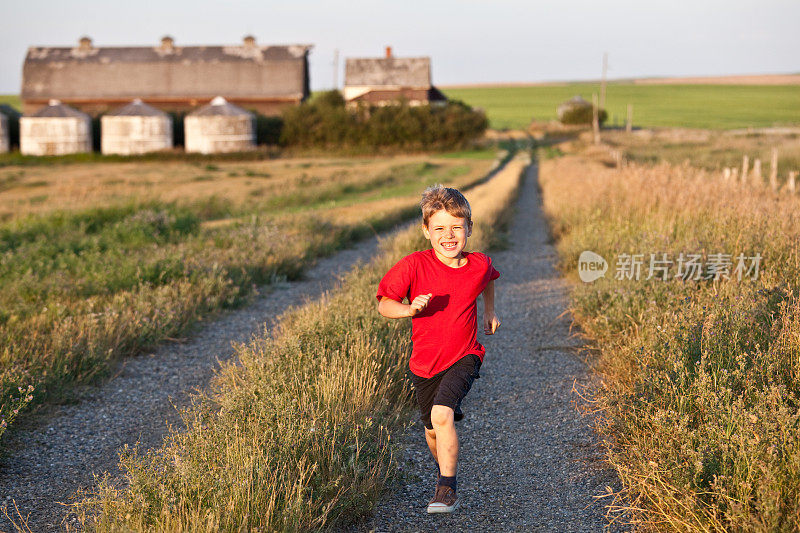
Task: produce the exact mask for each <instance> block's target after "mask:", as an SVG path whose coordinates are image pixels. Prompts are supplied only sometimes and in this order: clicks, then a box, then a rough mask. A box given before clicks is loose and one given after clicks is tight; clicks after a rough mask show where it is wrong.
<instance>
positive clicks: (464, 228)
mask: <svg viewBox="0 0 800 533" xmlns="http://www.w3.org/2000/svg"><path fill="white" fill-rule="evenodd" d="M422 233H424V234H425V238H426V239H429V240H430V241H431V247H432V248H433V251H434V253H436V255H437V256H438V257H439V259H440V260H441V261H442V262H444V263H449V262H450V261H451V260H452V259H458V258H460V257H461V252H462V251H463V250H464V247H465V246H466V245H467V237H469V236H470V235H472V225H471V224H469V223H468V222H467V219H465V218H459V217H454V216H453V215H451V214H450V213H448V212H447V211H445V210H444V209H440V210H439V211H436V212H435V213H433V215H431V218H430V219H429V220H428V225H427V226H425V225H424V224H423V225H422Z"/></svg>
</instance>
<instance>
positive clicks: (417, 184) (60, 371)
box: [0, 154, 492, 435]
mask: <svg viewBox="0 0 800 533" xmlns="http://www.w3.org/2000/svg"><path fill="white" fill-rule="evenodd" d="M491 165H492V161H491V160H490V159H485V158H483V159H481V158H475V157H459V156H458V154H453V155H452V156H450V157H438V156H426V155H417V156H398V157H384V158H351V159H336V158H319V159H281V160H272V161H251V162H222V161H218V162H215V163H213V164H211V163H192V162H167V163H164V162H131V163H107V164H97V163H95V164H79V163H75V164H65V165H56V166H23V167H20V166H8V167H4V168H2V169H0V206H2V207H0V220H2V222H0V254H2V261H1V262H0V284H2V286H3V291H2V294H1V295H0V309H2V310H1V311H0V346H2V351H0V362H2V366H1V367H0V397H2V398H4V399H5V403H0V419H3V421H4V423H5V425H8V424H9V423H10V421H11V420H12V419H13V417H14V416H16V414H17V413H16V412H15V411H17V410H18V409H19V407H20V400H14V401H12V402H8V401H7V399H8V398H9V395H10V394H12V393H14V395H15V397H19V396H20V395H21V396H22V397H23V400H24V399H25V398H27V396H28V394H27V392H22V391H25V390H26V389H27V387H29V386H33V387H35V392H34V395H33V396H34V397H33V398H32V399H31V400H32V401H33V402H34V403H35V402H38V401H43V400H45V399H59V398H61V399H63V398H68V397H69V396H70V391H71V390H72V388H74V384H75V383H76V382H85V381H87V380H90V379H91V378H93V377H95V376H98V375H103V374H104V373H105V372H106V370H107V369H108V368H109V364H110V363H111V362H112V361H114V360H115V359H117V358H119V357H122V356H125V355H129V354H133V353H136V352H138V351H140V350H141V349H143V348H144V347H147V346H149V345H152V344H154V343H157V342H159V341H160V340H162V339H164V338H165V337H174V336H176V335H178V334H180V333H181V332H182V331H184V330H186V329H187V328H189V327H191V326H192V325H193V324H195V323H196V322H197V321H198V320H200V319H201V318H202V317H204V316H206V315H208V314H210V313H212V312H214V311H216V310H218V309H220V308H225V307H230V306H236V305H239V304H240V303H242V302H245V301H246V300H247V299H248V298H249V297H250V296H251V295H252V294H253V293H254V292H255V291H256V290H257V287H258V286H261V285H265V284H269V283H270V282H271V281H274V280H276V279H295V278H297V277H298V276H300V275H302V272H303V269H304V267H305V265H307V264H308V263H309V262H310V261H313V259H314V258H315V257H318V256H321V255H326V254H329V253H331V252H333V251H334V250H336V249H338V248H341V247H343V246H345V245H347V243H349V242H352V241H354V240H356V239H359V238H363V237H365V236H367V235H371V234H373V233H374V232H375V231H378V230H380V229H383V228H387V227H389V226H391V225H393V224H395V223H397V222H399V221H401V220H404V219H406V218H408V217H410V216H413V215H414V214H416V212H417V210H418V208H417V206H416V204H417V201H418V196H419V192H420V191H421V190H422V189H423V188H424V187H425V186H427V185H430V184H431V183H436V182H444V183H447V184H451V185H453V186H457V187H469V186H470V185H472V184H474V183H476V182H477V181H479V180H481V179H482V178H483V177H484V176H485V175H486V173H487V172H488V170H489V168H490V167H491ZM20 387H22V391H20V392H19V393H18V392H17V391H18V388H20ZM22 403H26V402H25V401H23V402H22ZM5 425H3V426H0V435H1V434H2V431H3V430H4V429H5Z"/></svg>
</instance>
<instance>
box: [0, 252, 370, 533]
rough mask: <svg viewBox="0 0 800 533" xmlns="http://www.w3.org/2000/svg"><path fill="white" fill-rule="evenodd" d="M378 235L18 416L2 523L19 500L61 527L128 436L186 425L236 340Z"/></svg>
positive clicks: (317, 285) (363, 255)
mask: <svg viewBox="0 0 800 533" xmlns="http://www.w3.org/2000/svg"><path fill="white" fill-rule="evenodd" d="M377 244H378V238H377V237H375V238H372V239H369V240H366V241H363V242H361V243H360V244H358V245H356V246H355V247H354V248H351V249H347V250H343V251H341V252H339V253H337V254H335V255H333V256H331V257H327V258H324V259H321V260H319V261H318V262H317V264H316V265H315V266H314V267H312V268H311V269H309V270H308V271H307V272H306V276H305V279H304V280H303V281H297V282H291V283H281V284H278V285H276V286H273V287H272V288H271V289H270V292H268V293H265V294H263V295H261V296H259V297H257V298H256V299H255V301H254V302H253V303H252V304H250V305H248V306H247V307H245V308H242V309H239V310H236V311H232V312H228V313H225V314H222V315H219V316H217V317H215V318H213V319H209V320H207V321H205V322H202V323H201V325H202V327H196V328H195V331H194V332H192V333H189V334H187V339H186V341H184V342H170V343H166V344H163V345H161V346H159V347H158V348H157V349H155V350H153V351H152V352H151V353H145V354H142V355H140V356H137V357H131V358H127V359H125V360H124V361H122V362H121V364H120V365H119V366H118V368H117V369H116V372H115V375H114V376H113V378H111V379H109V380H108V381H106V382H104V383H102V384H101V385H100V386H92V387H84V388H83V390H82V391H80V392H79V398H78V401H77V402H75V403H74V404H72V405H63V406H56V407H52V408H49V409H48V411H49V412H47V413H46V414H43V415H40V416H35V417H33V418H34V420H32V421H29V422H27V423H24V424H20V425H19V426H18V428H17V429H16V430H15V431H14V432H13V434H11V435H7V437H9V438H8V439H7V447H8V450H7V454H6V455H5V457H4V458H3V460H2V463H0V532H3V531H13V530H14V527H13V525H12V524H11V523H10V522H9V521H8V519H7V518H6V517H5V516H4V514H3V512H2V509H3V507H4V506H7V507H8V508H9V509H8V511H9V513H11V514H12V517H13V518H15V521H17V522H19V520H18V517H16V515H15V514H14V513H13V511H12V510H13V505H12V504H13V502H14V501H16V504H17V506H18V507H19V510H20V512H21V513H22V516H26V517H28V526H29V527H30V529H31V530H33V531H35V532H40V531H60V530H63V529H64V528H65V525H66V524H69V523H72V518H66V520H67V522H62V521H64V520H65V516H66V508H65V507H64V506H63V505H61V504H60V502H70V501H72V495H74V494H75V492H76V491H77V490H78V489H82V488H88V487H91V485H92V483H93V479H94V477H93V475H94V474H100V473H102V472H111V473H115V474H118V473H119V470H118V468H117V458H118V456H117V453H118V450H119V448H120V447H121V446H122V445H124V444H130V445H132V444H134V443H136V442H139V443H140V447H141V448H142V449H147V448H151V447H154V446H157V445H159V444H160V443H161V440H162V438H163V436H164V434H165V433H166V430H167V423H169V424H172V425H174V426H179V425H180V418H179V416H178V411H177V410H176V407H177V408H180V407H182V406H185V405H186V404H187V403H188V401H189V392H191V391H193V390H197V389H198V388H202V387H204V386H205V385H206V384H207V383H208V381H209V379H210V377H211V376H212V374H213V372H214V370H215V369H216V368H217V367H218V362H219V361H224V360H226V359H228V358H229V357H231V356H232V355H233V349H232V343H233V342H245V341H247V340H249V339H250V338H251V337H252V336H253V335H255V334H258V333H262V332H263V331H264V328H265V323H266V327H270V326H271V325H272V324H273V322H274V320H275V318H276V317H277V316H279V315H280V314H281V313H282V312H283V311H285V310H286V308H287V307H289V306H294V305H298V304H301V303H303V302H304V301H306V300H308V299H315V298H317V297H318V296H320V295H321V294H322V292H323V291H325V290H327V289H329V288H331V287H332V286H333V285H334V284H335V283H336V281H337V280H338V276H339V275H340V274H343V273H344V272H346V271H347V270H349V269H350V268H351V267H352V266H353V265H354V263H356V262H357V261H359V260H367V259H368V258H370V257H371V256H372V255H373V254H374V253H375V252H376V250H377ZM173 406H174V407H173ZM165 422H166V423H165Z"/></svg>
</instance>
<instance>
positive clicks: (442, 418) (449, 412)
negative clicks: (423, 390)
mask: <svg viewBox="0 0 800 533" xmlns="http://www.w3.org/2000/svg"><path fill="white" fill-rule="evenodd" d="M453 416H454V411H453V409H451V408H450V407H447V406H445V405H434V406H433V408H431V424H433V426H434V427H436V426H445V425H448V424H454V421H453Z"/></svg>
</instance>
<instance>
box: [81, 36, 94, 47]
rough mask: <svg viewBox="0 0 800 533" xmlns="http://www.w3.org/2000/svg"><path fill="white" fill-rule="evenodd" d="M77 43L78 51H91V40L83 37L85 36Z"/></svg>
mask: <svg viewBox="0 0 800 533" xmlns="http://www.w3.org/2000/svg"><path fill="white" fill-rule="evenodd" d="M78 43H80V49H81V50H91V49H92V39H91V38H89V37H87V36H85V35H84V36H83V37H81V38H80V40H79V41H78Z"/></svg>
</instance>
